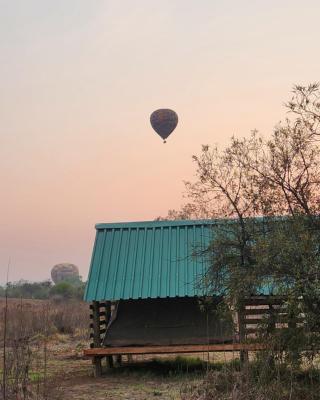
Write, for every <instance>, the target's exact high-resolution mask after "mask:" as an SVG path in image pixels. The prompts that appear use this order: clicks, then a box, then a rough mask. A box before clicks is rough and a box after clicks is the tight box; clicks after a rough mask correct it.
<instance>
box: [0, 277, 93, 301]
mask: <svg viewBox="0 0 320 400" xmlns="http://www.w3.org/2000/svg"><path fill="white" fill-rule="evenodd" d="M84 288H85V282H82V281H81V280H80V279H72V280H66V281H62V282H59V283H57V284H53V283H52V282H51V281H49V280H47V281H43V282H28V281H25V280H20V281H18V282H8V284H7V285H6V286H0V297H5V295H6V292H7V296H8V297H10V298H23V299H40V300H45V299H50V298H55V299H78V300H82V299H83V294H84Z"/></svg>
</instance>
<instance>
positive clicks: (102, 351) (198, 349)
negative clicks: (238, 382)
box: [84, 343, 265, 357]
mask: <svg viewBox="0 0 320 400" xmlns="http://www.w3.org/2000/svg"><path fill="white" fill-rule="evenodd" d="M264 348H265V346H264V345H262V344H261V343H247V344H245V343H242V344H241V343H230V344H210V345H179V346H137V347H99V348H93V349H87V350H84V355H85V356H87V357H97V356H98V357H99V356H100V357H104V356H110V355H123V354H174V353H202V352H218V351H241V350H245V351H257V350H263V349H264Z"/></svg>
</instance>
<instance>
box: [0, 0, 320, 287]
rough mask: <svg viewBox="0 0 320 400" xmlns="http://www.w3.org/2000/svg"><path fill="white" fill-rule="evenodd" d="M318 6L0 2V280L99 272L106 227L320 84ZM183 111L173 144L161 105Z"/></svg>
mask: <svg viewBox="0 0 320 400" xmlns="http://www.w3.org/2000/svg"><path fill="white" fill-rule="evenodd" d="M319 15H320V2H319V1H311V0H306V1H304V2H301V1H295V0H290V1H289V0H277V1H276V0H269V1H262V0H260V1H257V0H256V1H255V0H241V1H236V0H234V1H228V0H224V1H216V0H161V1H154V0H90V1H88V0H67V1H66V0H55V1H52V0H28V1H26V0H0V183H1V196H0V283H1V282H2V283H3V282H5V280H6V270H7V264H8V260H9V259H10V260H11V261H10V271H9V280H10V281H15V280H18V279H27V280H31V281H39V280H44V279H47V278H49V277H50V269H51V268H52V266H53V265H55V264H57V263H61V262H71V263H74V264H76V265H77V266H78V267H79V269H80V273H81V275H82V276H83V278H84V279H86V277H87V274H88V268H89V264H90V256H91V251H92V247H93V241H94V236H95V229H94V226H95V224H96V223H100V222H116V221H141V220H153V219H154V218H155V217H157V216H159V215H162V216H164V215H166V213H167V210H168V209H172V208H176V209H178V208H179V207H180V205H181V204H182V203H183V201H184V200H183V192H184V185H183V181H184V180H192V179H193V177H194V174H195V165H194V164H193V163H192V159H191V157H192V155H193V154H199V152H200V150H201V145H202V144H218V145H220V146H224V145H225V144H226V143H228V140H229V138H230V137H231V136H232V135H236V136H247V135H249V134H250V132H251V130H253V129H258V130H259V131H260V132H261V133H263V134H264V135H265V136H268V135H270V134H271V133H272V129H273V128H274V126H275V125H276V123H277V122H278V121H280V120H283V119H284V118H285V117H286V110H285V108H284V103H285V101H287V100H289V99H290V97H291V90H292V87H293V85H294V84H308V83H310V82H317V81H319V80H320V75H319V71H320V53H319V51H318V45H317V43H318V40H319V37H320V24H319ZM158 108H172V109H174V110H175V111H176V112H177V113H178V115H179V124H178V127H177V128H176V130H175V131H174V133H173V134H172V135H171V136H170V138H169V139H168V141H167V144H165V145H164V144H163V143H162V141H161V139H160V138H159V137H158V136H157V135H156V134H155V133H154V132H153V130H152V128H151V127H150V123H149V116H150V114H151V112H152V111H154V110H155V109H158Z"/></svg>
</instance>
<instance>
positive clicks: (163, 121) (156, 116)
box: [150, 108, 178, 143]
mask: <svg viewBox="0 0 320 400" xmlns="http://www.w3.org/2000/svg"><path fill="white" fill-rule="evenodd" d="M150 123H151V126H152V128H153V129H154V130H155V131H156V132H157V134H158V135H159V136H161V137H162V139H163V143H166V139H167V137H168V136H169V135H170V134H171V133H172V132H173V131H174V129H175V128H176V126H177V124H178V115H177V113H176V112H174V111H173V110H169V109H168V108H161V109H159V110H156V111H154V112H153V113H152V114H151V115H150Z"/></svg>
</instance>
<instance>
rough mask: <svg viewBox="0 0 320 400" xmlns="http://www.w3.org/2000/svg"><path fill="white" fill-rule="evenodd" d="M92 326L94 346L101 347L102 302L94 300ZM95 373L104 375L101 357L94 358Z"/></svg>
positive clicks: (97, 375)
mask: <svg viewBox="0 0 320 400" xmlns="http://www.w3.org/2000/svg"><path fill="white" fill-rule="evenodd" d="M92 327H93V346H94V347H95V348H96V347H101V338H100V303H99V301H94V302H93V303H92ZM93 364H94V375H95V376H96V377H99V376H101V375H102V366H101V357H99V356H95V357H94V358H93Z"/></svg>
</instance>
